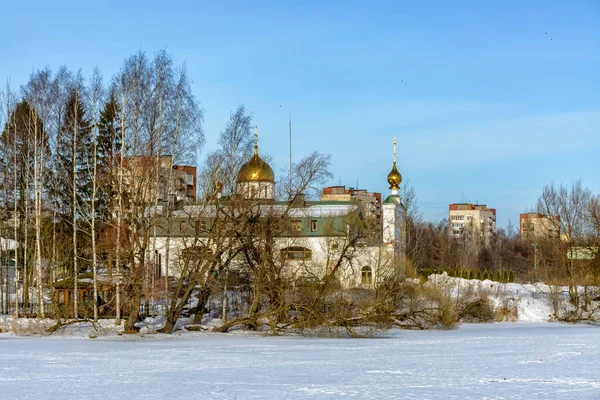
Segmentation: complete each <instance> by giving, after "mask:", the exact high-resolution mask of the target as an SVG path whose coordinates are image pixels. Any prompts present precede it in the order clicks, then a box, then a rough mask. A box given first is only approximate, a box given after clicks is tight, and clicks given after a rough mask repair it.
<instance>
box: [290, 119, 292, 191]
mask: <svg viewBox="0 0 600 400" xmlns="http://www.w3.org/2000/svg"><path fill="white" fill-rule="evenodd" d="M291 181H292V113H290V182H291Z"/></svg>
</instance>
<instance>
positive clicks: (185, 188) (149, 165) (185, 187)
mask: <svg viewBox="0 0 600 400" xmlns="http://www.w3.org/2000/svg"><path fill="white" fill-rule="evenodd" d="M124 166H125V170H126V172H125V174H126V175H125V176H126V177H125V180H126V182H127V181H131V182H135V183H136V184H137V186H138V188H141V190H140V191H141V192H142V193H143V194H144V200H145V201H146V202H153V201H155V200H158V201H166V200H167V197H168V195H169V194H170V195H171V196H172V197H171V200H175V201H183V202H194V201H196V167H193V166H189V165H173V157H172V156H170V155H163V156H160V158H159V159H158V162H157V159H156V158H154V157H145V156H138V157H128V158H126V159H125V160H124ZM157 179H158V182H157ZM169 180H170V182H169ZM157 183H158V186H157Z"/></svg>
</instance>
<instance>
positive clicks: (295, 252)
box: [281, 246, 312, 261]
mask: <svg viewBox="0 0 600 400" xmlns="http://www.w3.org/2000/svg"><path fill="white" fill-rule="evenodd" d="M281 255H282V257H283V258H284V259H286V260H296V261H309V260H311V259H312V251H311V250H310V249H307V248H306V247H300V246H291V247H286V248H285V249H283V250H281Z"/></svg>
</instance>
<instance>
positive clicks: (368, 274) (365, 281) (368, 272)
mask: <svg viewBox="0 0 600 400" xmlns="http://www.w3.org/2000/svg"><path fill="white" fill-rule="evenodd" d="M360 283H361V284H362V285H371V284H373V270H372V269H371V267H367V266H364V267H362V270H361V271H360Z"/></svg>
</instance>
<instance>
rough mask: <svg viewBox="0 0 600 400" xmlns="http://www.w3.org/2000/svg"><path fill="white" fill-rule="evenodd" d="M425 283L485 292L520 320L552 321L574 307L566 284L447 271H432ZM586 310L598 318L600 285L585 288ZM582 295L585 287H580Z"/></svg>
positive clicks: (461, 292) (450, 289)
mask: <svg viewBox="0 0 600 400" xmlns="http://www.w3.org/2000/svg"><path fill="white" fill-rule="evenodd" d="M428 284H432V285H438V286H441V287H443V288H444V289H445V290H446V291H448V292H449V293H450V294H451V296H452V297H453V298H457V297H460V296H461V295H464V294H465V293H467V292H471V293H481V292H485V293H486V294H487V295H488V297H489V299H490V300H491V302H492V304H493V306H494V308H496V309H498V308H500V307H506V308H508V309H512V310H513V311H515V313H514V314H515V317H516V318H515V320H516V321H520V322H551V321H555V320H557V319H560V318H561V317H562V315H557V314H566V313H570V312H574V311H575V307H573V306H572V304H570V302H569V294H568V288H567V287H561V286H550V285H546V284H543V283H541V282H540V283H527V284H522V283H499V282H494V281H490V280H484V281H480V280H476V279H462V278H455V277H450V276H448V275H447V274H446V273H444V274H442V275H431V276H430V277H429V282H428ZM588 289H589V292H588V293H587V296H588V297H589V299H590V303H589V305H588V306H589V310H588V311H582V312H581V317H582V318H590V319H591V320H596V321H598V320H600V301H598V299H599V296H600V288H588ZM580 292H581V295H582V297H583V296H584V289H583V288H581V289H580Z"/></svg>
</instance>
